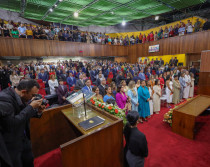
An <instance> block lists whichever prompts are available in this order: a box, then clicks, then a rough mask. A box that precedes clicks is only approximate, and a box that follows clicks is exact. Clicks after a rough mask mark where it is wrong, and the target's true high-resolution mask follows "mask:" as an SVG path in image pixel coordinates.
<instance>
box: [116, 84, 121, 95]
mask: <svg viewBox="0 0 210 167" xmlns="http://www.w3.org/2000/svg"><path fill="white" fill-rule="evenodd" d="M121 88H122V85H118V87H117V92H118V93H119V92H120V90H121Z"/></svg>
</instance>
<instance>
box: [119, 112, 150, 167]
mask: <svg viewBox="0 0 210 167" xmlns="http://www.w3.org/2000/svg"><path fill="white" fill-rule="evenodd" d="M126 118H127V121H128V122H127V124H126V125H125V127H124V130H123V133H124V136H125V141H126V145H125V148H124V152H125V157H126V158H125V160H126V164H128V165H129V166H130V167H144V158H145V157H147V156H148V147H147V139H146V137H145V135H144V134H143V133H142V132H140V131H139V130H138V128H137V124H138V120H139V113H138V112H136V111H130V112H128V114H127V116H126Z"/></svg>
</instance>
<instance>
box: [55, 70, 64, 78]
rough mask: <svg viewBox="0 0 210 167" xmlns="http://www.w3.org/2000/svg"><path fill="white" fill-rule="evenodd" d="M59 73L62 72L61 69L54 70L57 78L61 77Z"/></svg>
mask: <svg viewBox="0 0 210 167" xmlns="http://www.w3.org/2000/svg"><path fill="white" fill-rule="evenodd" d="M61 74H63V71H62V70H57V71H56V76H57V79H61Z"/></svg>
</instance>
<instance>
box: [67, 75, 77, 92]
mask: <svg viewBox="0 0 210 167" xmlns="http://www.w3.org/2000/svg"><path fill="white" fill-rule="evenodd" d="M66 81H67V83H68V85H69V88H70V87H72V86H75V85H76V78H75V77H73V74H72V73H71V72H70V73H69V77H68V78H67V80H66Z"/></svg>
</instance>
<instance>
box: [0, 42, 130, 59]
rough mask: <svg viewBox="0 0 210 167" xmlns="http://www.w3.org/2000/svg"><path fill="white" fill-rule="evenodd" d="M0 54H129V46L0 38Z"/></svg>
mask: <svg viewBox="0 0 210 167" xmlns="http://www.w3.org/2000/svg"><path fill="white" fill-rule="evenodd" d="M0 56H33V57H42V56H72V57H75V56H80V57H82V56H88V57H101V56H107V57H109V56H128V47H127V46H113V45H111V46H110V45H99V44H87V43H78V42H64V41H50V40H36V39H33V40H31V39H14V38H0Z"/></svg>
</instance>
